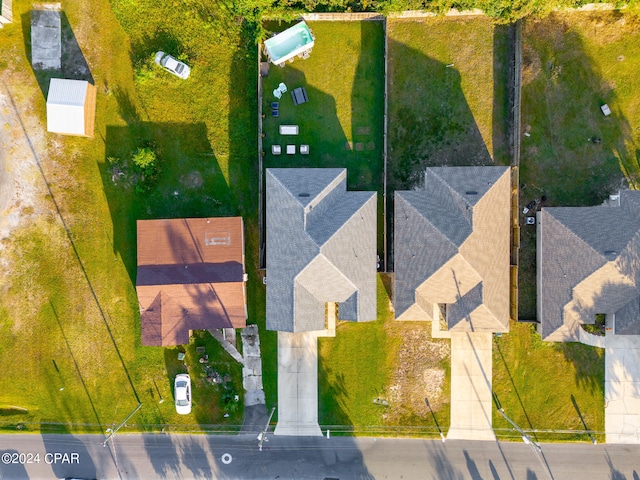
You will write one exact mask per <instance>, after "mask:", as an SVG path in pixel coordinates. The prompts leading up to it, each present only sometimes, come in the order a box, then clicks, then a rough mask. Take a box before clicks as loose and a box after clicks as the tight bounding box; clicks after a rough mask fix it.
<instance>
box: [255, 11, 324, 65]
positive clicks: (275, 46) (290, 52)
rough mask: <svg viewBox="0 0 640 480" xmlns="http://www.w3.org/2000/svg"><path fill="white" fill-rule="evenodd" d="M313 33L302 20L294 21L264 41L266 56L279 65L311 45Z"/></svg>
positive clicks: (309, 48) (307, 49) (308, 48)
mask: <svg viewBox="0 0 640 480" xmlns="http://www.w3.org/2000/svg"><path fill="white" fill-rule="evenodd" d="M313 42H314V38H313V34H312V33H311V30H309V26H308V25H307V24H306V23H305V22H304V21H302V22H300V23H296V24H295V25H294V26H292V27H289V28H287V29H286V30H285V31H284V32H281V33H279V34H277V35H275V36H273V37H271V38H270V39H268V40H265V42H264V48H265V52H266V54H267V56H268V57H269V59H270V60H271V62H272V63H274V64H275V65H281V64H283V63H284V62H286V61H287V60H289V59H291V58H293V57H295V56H296V55H299V54H301V53H303V52H306V51H309V50H311V48H312V47H313Z"/></svg>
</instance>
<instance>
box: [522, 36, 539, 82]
mask: <svg viewBox="0 0 640 480" xmlns="http://www.w3.org/2000/svg"><path fill="white" fill-rule="evenodd" d="M540 72H542V62H541V61H540V55H538V52H537V51H536V50H535V49H533V48H531V46H530V45H527V44H526V43H523V45H522V85H528V84H529V83H531V82H532V81H533V80H535V79H536V77H537V76H538V75H540Z"/></svg>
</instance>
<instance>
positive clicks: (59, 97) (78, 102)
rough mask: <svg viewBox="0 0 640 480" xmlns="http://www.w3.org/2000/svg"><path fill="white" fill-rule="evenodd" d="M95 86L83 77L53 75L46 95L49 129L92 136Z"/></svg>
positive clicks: (66, 133)
mask: <svg viewBox="0 0 640 480" xmlns="http://www.w3.org/2000/svg"><path fill="white" fill-rule="evenodd" d="M95 116H96V87H95V86H93V85H91V84H90V83H89V82H87V81H84V80H67V79H63V78H52V79H51V83H50V84H49V94H48V95H47V130H48V131H49V132H52V133H61V134H63V135H79V136H83V137H93V127H94V123H95Z"/></svg>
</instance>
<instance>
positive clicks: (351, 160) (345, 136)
mask: <svg viewBox="0 0 640 480" xmlns="http://www.w3.org/2000/svg"><path fill="white" fill-rule="evenodd" d="M308 24H309V27H310V28H311V31H312V32H313V35H314V36H315V45H314V47H313V51H312V52H311V56H310V57H309V58H308V59H306V60H300V59H296V60H295V61H294V62H293V63H287V64H286V66H285V67H284V68H280V67H276V66H274V65H273V64H271V68H270V69H269V74H268V76H266V77H264V78H263V79H262V85H263V105H262V108H263V114H264V115H265V118H264V120H263V133H264V135H265V138H264V140H263V149H264V151H265V152H266V156H265V161H264V166H265V168H273V167H281V168H282V167H316V168H319V167H322V168H328V167H333V168H335V167H346V168H347V184H348V188H349V189H350V190H375V191H377V192H378V201H379V205H380V206H381V205H382V186H383V178H382V177H383V166H382V147H383V145H382V140H383V115H384V103H383V102H384V57H383V52H384V30H383V25H382V22H379V21H366V22H309V23H308ZM286 26H288V25H278V24H273V23H270V24H267V25H266V28H267V29H269V30H272V31H274V32H278V31H281V30H284V29H285V28H286ZM280 82H284V83H285V85H286V86H287V88H288V91H287V93H285V94H284V95H283V96H282V98H281V99H280V100H277V99H276V98H275V97H274V96H273V90H274V89H275V88H276V87H277V86H278V85H279V84H280ZM297 87H305V89H306V91H307V96H308V98H309V101H308V102H307V103H304V104H300V105H297V106H294V105H293V100H292V98H291V94H290V92H291V91H292V90H293V89H294V88H297ZM273 101H278V102H279V116H278V117H277V118H274V117H272V116H271V102H273ZM279 125H298V126H299V131H300V133H299V135H297V136H283V135H280V134H279V129H278V127H279ZM274 144H277V145H281V146H282V154H281V155H279V156H274V155H272V154H271V146H272V145H274ZM287 144H295V145H296V154H295V155H287V154H286V153H285V146H286V145H287ZM303 144H306V145H309V155H301V154H300V153H299V148H300V145H303ZM378 212H379V223H380V225H382V208H379V209H378ZM378 230H379V237H378V249H379V251H382V228H379V229H378Z"/></svg>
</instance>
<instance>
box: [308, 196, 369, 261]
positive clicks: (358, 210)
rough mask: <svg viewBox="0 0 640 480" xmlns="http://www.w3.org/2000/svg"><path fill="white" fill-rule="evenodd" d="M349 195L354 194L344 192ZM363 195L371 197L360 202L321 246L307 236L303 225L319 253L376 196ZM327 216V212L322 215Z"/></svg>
mask: <svg viewBox="0 0 640 480" xmlns="http://www.w3.org/2000/svg"><path fill="white" fill-rule="evenodd" d="M349 193H356V192H350V191H347V192H346V194H349ZM363 193H370V194H371V195H370V196H369V197H368V198H367V199H365V200H364V201H363V202H362V204H361V205H360V206H359V207H358V208H356V209H355V210H354V211H353V213H352V214H351V215H350V216H349V217H348V218H347V219H346V220H345V221H344V222H342V224H341V225H340V226H339V227H338V228H337V229H336V231H335V232H333V235H331V236H330V237H329V238H327V239H326V240H325V241H324V243H323V244H322V245H318V244H317V243H316V241H315V240H314V238H313V237H312V236H311V235H309V232H308V231H307V226H306V225H305V229H304V232H305V234H306V235H307V236H308V237H309V238H311V241H312V242H313V244H314V245H317V247H318V248H319V249H320V253H322V248H323V247H324V246H325V245H326V244H327V243H328V242H329V240H331V239H332V238H333V237H335V236H336V235H337V234H338V233H339V232H340V231H341V230H342V229H344V228H345V227H346V226H347V224H348V223H349V222H350V221H351V219H352V218H353V217H355V216H356V214H357V213H358V212H360V211H361V210H362V208H363V207H364V206H365V205H366V204H367V202H369V201H370V200H371V197H373V196H374V195H376V194H377V192H367V191H364V192H363ZM328 214H329V212H326V213H325V214H324V215H328ZM376 222H377V218H376ZM376 229H377V225H376Z"/></svg>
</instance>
